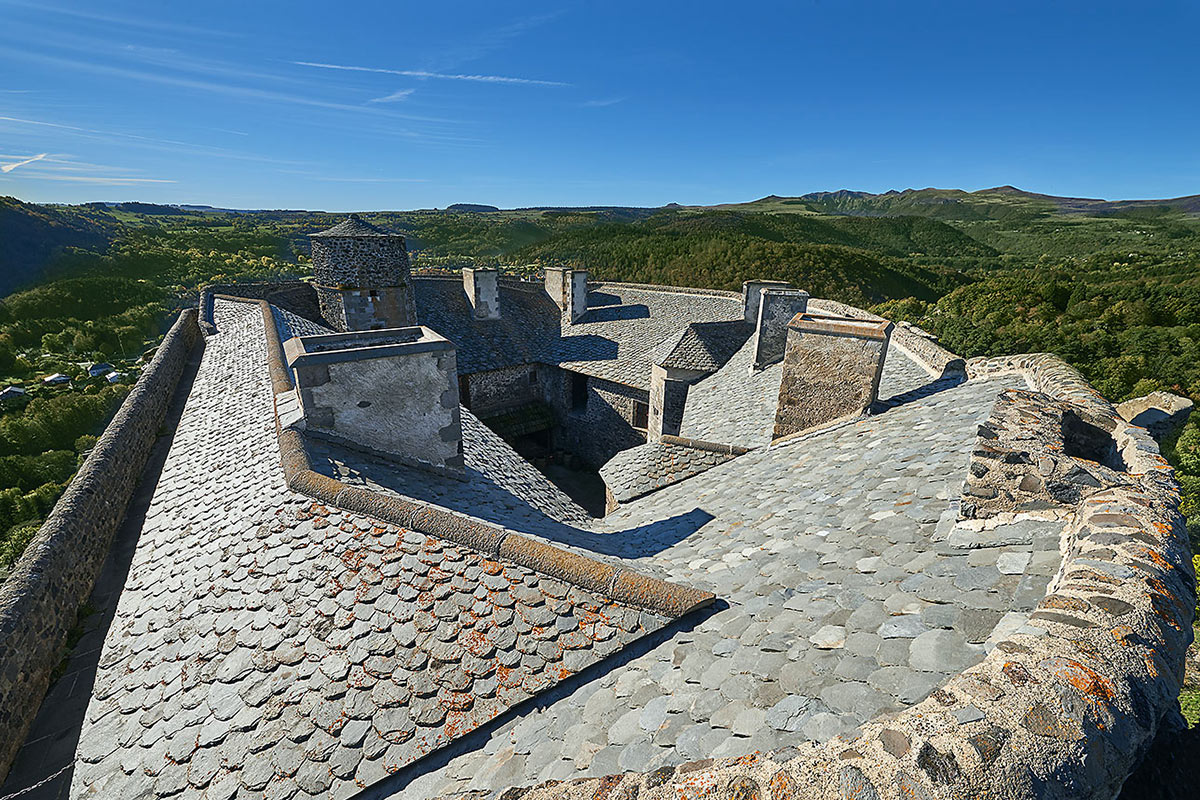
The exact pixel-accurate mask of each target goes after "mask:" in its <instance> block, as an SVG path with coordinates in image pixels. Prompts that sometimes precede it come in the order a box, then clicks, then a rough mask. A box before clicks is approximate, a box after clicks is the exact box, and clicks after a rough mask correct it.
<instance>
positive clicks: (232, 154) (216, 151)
mask: <svg viewBox="0 0 1200 800" xmlns="http://www.w3.org/2000/svg"><path fill="white" fill-rule="evenodd" d="M3 122H11V123H15V124H17V125H32V126H35V127H38V128H50V129H52V130H58V131H63V132H64V133H66V134H70V135H74V136H79V137H82V138H88V139H101V140H107V141H117V142H126V143H128V144H133V145H139V146H142V147H146V148H150V149H155V150H165V151H168V152H172V153H190V154H194V155H201V156H215V157H218V158H231V159H236V160H240V161H262V162H265V163H270V164H300V163H304V162H299V161H294V160H287V159H281V158H271V157H268V156H259V155H253V154H250V153H239V152H236V151H233V150H226V149H224V148H220V147H212V146H210V145H203V144H194V143H192V142H181V141H178V140H176V139H156V138H154V137H151V136H142V135H141V134H137V133H128V132H125V131H110V130H102V129H99V128H84V127H80V126H78V125H65V124H63V123H60V122H47V121H45V120H39V119H27V118H23V117H8V116H0V123H3Z"/></svg>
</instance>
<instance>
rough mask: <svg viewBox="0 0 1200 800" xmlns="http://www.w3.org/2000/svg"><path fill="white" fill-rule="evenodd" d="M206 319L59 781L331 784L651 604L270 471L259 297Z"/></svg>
mask: <svg viewBox="0 0 1200 800" xmlns="http://www.w3.org/2000/svg"><path fill="white" fill-rule="evenodd" d="M216 320H217V323H218V329H219V330H220V334H219V335H218V336H216V337H213V338H210V339H209V340H208V344H207V348H206V350H205V353H204V357H203V360H202V363H201V366H200V370H199V373H198V374H197V376H196V380H195V383H194V385H193V388H192V392H191V394H190V396H189V398H188V402H187V405H186V408H185V411H184V413H183V417H182V419H181V421H180V423H179V426H178V430H177V433H176V437H175V440H174V442H173V444H172V447H171V451H170V454H169V456H168V458H167V461H166V464H165V466H164V467H163V471H162V475H161V477H160V480H159V482H158V485H157V488H156V490H155V495H154V498H153V500H152V502H151V504H150V507H149V510H148V512H147V515H146V522H145V527H144V529H143V530H142V532H141V536H140V539H139V542H138V546H137V550H136V552H135V554H134V558H133V562H132V566H131V568H130V572H129V577H128V579H127V582H126V586H125V589H124V592H123V593H122V595H121V598H120V600H119V602H118V606H117V610H116V615H115V619H114V621H113V624H112V627H111V629H110V631H109V633H108V636H107V638H106V639H105V644H104V649H103V652H102V654H101V657H100V662H99V671H98V673H97V676H96V682H95V687H94V689H93V697H92V701H91V703H90V705H89V707H88V711H87V716H86V720H85V722H84V725H83V729H82V731H81V736H80V740H79V746H78V750H77V763H76V766H75V771H74V776H73V780H72V788H71V795H72V797H76V798H79V797H106V798H107V797H121V798H133V797H151V798H152V797H166V796H168V795H176V794H181V796H183V797H199V796H201V795H202V793H204V792H207V794H205V795H204V796H208V797H213V796H219V797H232V796H234V794H235V793H236V794H237V796H245V797H254V796H263V792H266V793H267V794H268V795H269V796H273V797H276V796H277V797H298V798H304V797H328V796H332V797H348V796H351V795H353V794H356V793H357V792H358V791H359V790H360V788H361V787H363V786H366V785H370V784H372V783H374V782H375V781H377V780H379V779H382V778H384V777H386V776H387V775H388V774H389V773H391V772H393V771H395V770H397V769H400V768H401V767H402V766H403V765H405V764H408V763H411V762H412V761H414V760H415V759H417V758H419V757H421V756H423V755H425V754H427V753H429V752H431V751H433V750H435V749H438V748H439V747H441V746H443V745H445V744H446V743H448V742H450V741H452V740H454V739H456V738H457V737H459V736H461V735H463V734H465V733H467V732H469V731H470V730H472V729H474V728H476V727H477V726H479V725H481V724H483V723H485V722H487V721H488V720H490V719H492V718H494V717H495V716H497V715H498V714H501V713H503V712H504V711H505V710H506V709H508V708H510V707H512V706H513V705H514V704H516V703H519V702H521V701H522V700H524V699H527V698H529V697H531V696H535V695H537V694H539V693H540V692H542V691H544V690H545V689H547V688H548V687H551V686H553V685H555V684H557V683H558V682H559V681H560V680H562V679H563V678H565V677H566V676H568V675H570V674H572V673H574V672H577V671H579V670H581V669H585V668H586V667H587V666H589V665H591V664H594V663H596V662H597V661H599V660H601V659H603V658H604V657H606V656H607V655H609V654H611V653H614V652H616V651H617V650H619V649H621V648H622V647H623V646H624V645H626V644H628V643H630V642H632V641H634V640H636V639H638V638H639V637H641V636H643V635H644V634H645V633H647V632H648V631H651V630H654V629H657V628H659V627H660V626H661V625H662V624H663V623H664V620H663V619H661V618H659V617H657V616H655V615H653V614H646V613H639V612H638V611H635V610H632V609H628V608H625V607H622V606H619V605H617V604H615V603H612V602H611V601H608V600H607V599H605V598H601V597H598V596H595V595H593V594H591V593H589V592H585V591H581V590H580V589H578V588H577V587H572V586H569V585H566V584H564V583H562V582H560V581H555V580H551V579H549V578H546V577H544V576H542V575H540V574H538V573H535V572H532V571H530V570H528V569H525V568H522V567H518V566H516V565H515V564H512V563H511V562H505V561H503V560H493V559H489V558H486V557H484V556H483V555H481V554H480V553H478V552H476V551H473V550H470V549H468V548H464V547H460V546H456V545H453V544H450V543H448V542H445V541H442V540H439V539H434V538H431V537H426V536H424V535H417V534H414V533H412V532H408V531H405V530H402V529H399V528H396V527H394V526H390V525H386V524H382V523H379V522H378V521H376V520H373V519H370V518H368V517H364V516H361V515H357V514H351V513H345V512H341V511H339V510H337V509H334V508H327V507H325V506H322V505H321V504H319V503H315V502H314V501H313V500H312V499H311V498H308V497H306V496H304V495H301V494H297V493H294V492H291V491H289V490H288V489H287V488H286V485H285V484H284V477H283V471H282V467H281V465H280V456H279V450H278V446H277V444H276V440H275V431H274V419H273V412H272V403H273V397H272V393H271V382H270V378H269V375H268V369H267V363H266V351H265V337H264V335H263V327H262V325H263V323H262V315H261V312H260V310H259V308H258V307H257V306H254V305H250V304H240V303H230V302H225V301H218V302H217V305H216ZM231 398H232V399H231Z"/></svg>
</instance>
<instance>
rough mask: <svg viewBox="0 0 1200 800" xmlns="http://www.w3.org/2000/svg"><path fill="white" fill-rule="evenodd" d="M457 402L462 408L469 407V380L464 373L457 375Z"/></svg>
mask: <svg viewBox="0 0 1200 800" xmlns="http://www.w3.org/2000/svg"><path fill="white" fill-rule="evenodd" d="M458 402H459V403H461V404H462V407H463V408H468V409H469V408H470V407H471V380H470V378H469V377H468V376H466V375H459V376H458Z"/></svg>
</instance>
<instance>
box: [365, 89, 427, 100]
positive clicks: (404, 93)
mask: <svg viewBox="0 0 1200 800" xmlns="http://www.w3.org/2000/svg"><path fill="white" fill-rule="evenodd" d="M415 91H416V89H401V90H399V91H397V92H392V93H391V94H389V95H385V96H383V97H376V98H374V99H371V100H368V101H367V102H368V103H398V102H400V101H401V100H407V99H408V98H409V97H410V96H411V95H412V93H413V92H415Z"/></svg>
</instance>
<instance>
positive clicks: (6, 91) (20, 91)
mask: <svg viewBox="0 0 1200 800" xmlns="http://www.w3.org/2000/svg"><path fill="white" fill-rule="evenodd" d="M32 93H33V89H0V94H32Z"/></svg>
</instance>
